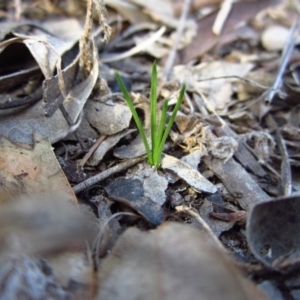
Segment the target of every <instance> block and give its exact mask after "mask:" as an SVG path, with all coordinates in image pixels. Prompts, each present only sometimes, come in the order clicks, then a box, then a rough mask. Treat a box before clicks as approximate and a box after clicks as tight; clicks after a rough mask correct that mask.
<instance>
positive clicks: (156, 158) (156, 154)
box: [152, 100, 168, 167]
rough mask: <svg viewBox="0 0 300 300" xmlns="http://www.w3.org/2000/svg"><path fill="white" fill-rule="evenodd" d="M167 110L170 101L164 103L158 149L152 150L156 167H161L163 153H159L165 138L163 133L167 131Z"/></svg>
mask: <svg viewBox="0 0 300 300" xmlns="http://www.w3.org/2000/svg"><path fill="white" fill-rule="evenodd" d="M167 110H168V101H167V100H165V101H164V103H163V107H162V112H161V118H160V122H159V127H158V131H157V134H156V143H155V145H156V147H155V148H152V150H153V151H152V153H153V163H154V165H155V166H156V167H158V166H159V164H160V155H161V153H159V146H160V142H161V140H162V136H163V132H164V129H165V123H166V118H167Z"/></svg>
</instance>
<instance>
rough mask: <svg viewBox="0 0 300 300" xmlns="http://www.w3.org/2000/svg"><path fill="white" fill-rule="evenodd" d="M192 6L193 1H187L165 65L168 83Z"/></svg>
mask: <svg viewBox="0 0 300 300" xmlns="http://www.w3.org/2000/svg"><path fill="white" fill-rule="evenodd" d="M190 6H191V0H185V1H184V6H183V10H182V14H181V16H180V21H179V25H178V27H177V30H176V40H175V43H174V45H173V48H172V50H171V51H170V54H169V56H168V59H167V62H166V64H165V70H164V76H165V78H166V80H167V81H168V80H170V76H171V69H172V67H173V65H174V61H175V57H176V52H177V49H178V45H179V42H180V39H181V37H182V34H183V29H184V25H185V22H186V19H187V16H188V12H189V9H190Z"/></svg>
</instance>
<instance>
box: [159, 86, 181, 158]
mask: <svg viewBox="0 0 300 300" xmlns="http://www.w3.org/2000/svg"><path fill="white" fill-rule="evenodd" d="M184 93H185V84H184V85H183V86H182V88H181V90H180V93H179V97H178V100H177V103H176V105H175V108H174V110H173V113H172V115H171V117H170V120H169V122H168V125H167V127H166V129H165V132H164V134H163V137H162V139H161V141H160V144H159V148H158V153H159V156H161V153H162V149H163V147H164V144H165V142H166V140H167V137H168V135H169V132H170V130H171V127H172V125H173V123H174V120H175V117H176V114H177V112H178V110H179V107H180V105H181V103H182V100H183V97H184Z"/></svg>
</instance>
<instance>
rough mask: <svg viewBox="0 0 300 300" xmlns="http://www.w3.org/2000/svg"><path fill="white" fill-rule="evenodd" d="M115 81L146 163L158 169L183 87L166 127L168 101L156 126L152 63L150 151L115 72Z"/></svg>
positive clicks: (130, 102) (155, 88) (138, 119)
mask: <svg viewBox="0 0 300 300" xmlns="http://www.w3.org/2000/svg"><path fill="white" fill-rule="evenodd" d="M116 79H117V81H118V84H119V86H120V88H121V91H122V93H123V95H124V98H125V100H126V102H127V104H128V106H129V108H130V111H131V113H132V116H133V118H134V121H135V123H136V126H137V128H138V131H139V134H140V135H141V138H142V140H143V143H144V145H145V149H146V152H147V157H148V162H149V164H150V165H151V166H154V167H156V168H158V167H160V160H161V154H162V150H163V147H164V145H165V143H166V140H167V137H168V135H169V133H170V130H171V127H172V125H173V123H174V120H175V117H176V114H177V112H178V110H179V107H180V105H181V103H182V100H183V97H184V93H185V85H183V86H182V88H181V90H180V93H179V97H178V100H177V103H176V105H175V108H174V110H173V112H172V115H171V117H170V119H169V121H168V123H167V125H166V120H167V110H168V101H167V100H165V101H164V103H163V106H162V112H161V118H160V121H159V124H158V122H157V114H156V112H157V94H156V93H157V69H156V62H154V63H153V65H152V77H151V91H150V129H151V145H152V147H151V149H150V146H149V143H148V141H147V138H146V134H145V131H144V128H143V126H142V122H141V120H140V118H139V116H138V114H137V112H136V110H135V108H134V105H133V102H132V100H131V98H130V95H129V93H128V91H127V89H126V87H125V85H124V83H123V80H122V78H121V77H120V75H119V74H118V73H117V72H116ZM157 124H158V126H157Z"/></svg>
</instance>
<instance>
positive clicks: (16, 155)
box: [0, 134, 77, 202]
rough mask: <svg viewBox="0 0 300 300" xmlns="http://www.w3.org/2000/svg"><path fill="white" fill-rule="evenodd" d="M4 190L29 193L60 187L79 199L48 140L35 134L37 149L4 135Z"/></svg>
mask: <svg viewBox="0 0 300 300" xmlns="http://www.w3.org/2000/svg"><path fill="white" fill-rule="evenodd" d="M0 182H1V184H0V186H1V189H0V192H2V193H5V192H6V193H18V194H25V195H35V194H43V193H44V194H45V193H48V192H51V191H57V190H59V191H60V192H61V193H62V194H64V195H66V197H67V198H68V199H71V200H72V201H75V202H76V201H77V199H76V196H75V194H74V192H73V190H72V188H71V187H70V184H69V182H68V180H67V179H66V177H65V174H64V172H63V171H62V169H61V167H60V165H59V163H58V162H57V159H56V157H55V155H54V153H53V148H52V147H51V145H50V142H49V141H48V140H45V139H44V140H43V139H42V137H41V136H40V135H38V134H34V147H33V149H30V150H28V149H25V148H22V147H18V146H17V145H15V144H12V143H11V142H10V141H9V140H7V139H6V138H4V137H1V139H0Z"/></svg>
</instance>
